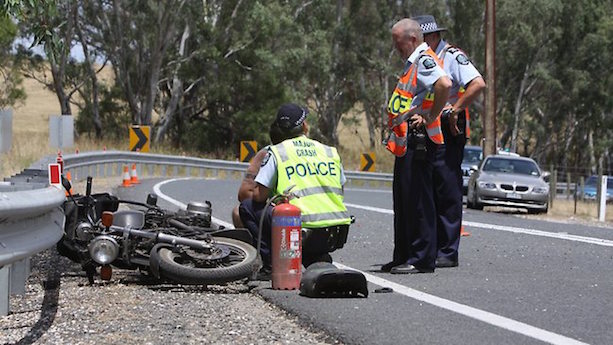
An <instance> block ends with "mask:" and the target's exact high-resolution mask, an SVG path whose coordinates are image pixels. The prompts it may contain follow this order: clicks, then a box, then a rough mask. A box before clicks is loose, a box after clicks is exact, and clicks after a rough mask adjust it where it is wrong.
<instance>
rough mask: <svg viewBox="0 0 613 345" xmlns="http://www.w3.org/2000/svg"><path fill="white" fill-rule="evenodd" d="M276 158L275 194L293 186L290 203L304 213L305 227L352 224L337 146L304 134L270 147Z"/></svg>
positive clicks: (303, 222)
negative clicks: (320, 141)
mask: <svg viewBox="0 0 613 345" xmlns="http://www.w3.org/2000/svg"><path fill="white" fill-rule="evenodd" d="M271 151H272V153H273V154H274V155H275V158H276V160H277V187H276V190H275V193H276V194H280V193H281V192H282V191H284V190H285V189H287V188H288V187H289V186H291V185H295V187H294V188H293V189H292V192H293V193H294V194H295V195H296V196H298V198H294V199H292V200H290V203H291V204H293V205H295V206H296V207H298V208H299V209H300V211H301V214H302V217H301V218H302V226H303V227H305V228H321V227H327V226H332V225H341V224H349V223H351V219H350V216H349V213H347V208H346V207H345V205H344V204H343V187H342V185H341V181H340V174H341V163H340V157H339V155H338V153H337V151H336V149H335V148H333V147H330V146H326V145H323V144H321V143H319V142H317V141H314V140H311V139H308V138H307V137H305V136H301V137H297V138H294V139H289V140H285V141H283V142H282V143H280V144H277V145H274V146H271Z"/></svg>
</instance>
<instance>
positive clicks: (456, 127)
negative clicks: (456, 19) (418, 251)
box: [412, 15, 485, 267]
mask: <svg viewBox="0 0 613 345" xmlns="http://www.w3.org/2000/svg"><path fill="white" fill-rule="evenodd" d="M412 19H414V20H415V21H417V22H418V23H419V25H420V27H421V29H422V32H423V34H424V41H425V42H426V43H427V44H428V46H430V48H432V49H433V50H434V51H435V53H436V54H437V56H438V57H439V59H440V62H441V64H442V67H443V68H444V69H445V72H446V73H447V75H448V76H449V78H450V79H451V82H452V86H451V90H450V92H449V99H448V100H447V103H448V104H449V105H451V107H450V108H448V109H446V110H445V111H444V112H443V115H442V120H443V121H442V122H443V123H442V130H443V136H444V140H445V144H444V145H441V147H440V148H439V150H438V151H437V152H436V158H435V162H434V174H433V182H434V195H435V198H434V199H435V203H436V213H437V259H436V267H456V266H458V247H459V244H460V230H461V226H462V167H461V164H462V159H463V157H464V145H465V143H466V139H469V138H470V128H469V123H470V119H469V115H468V106H469V105H470V104H471V103H472V102H473V101H474V100H475V99H476V98H477V96H478V95H479V93H480V92H481V91H482V90H483V89H484V88H485V82H484V81H483V78H482V77H481V74H479V71H477V69H476V68H475V66H473V64H472V63H471V62H470V60H468V58H467V57H466V55H465V54H464V52H463V51H462V50H460V49H459V48H457V47H455V46H452V45H450V44H448V43H447V42H445V41H444V40H442V39H441V36H440V32H441V31H445V30H446V29H445V28H441V27H438V25H437V23H436V21H435V20H434V17H433V16H431V15H423V16H417V17H413V18H412Z"/></svg>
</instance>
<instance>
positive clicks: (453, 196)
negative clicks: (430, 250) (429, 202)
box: [433, 129, 466, 261]
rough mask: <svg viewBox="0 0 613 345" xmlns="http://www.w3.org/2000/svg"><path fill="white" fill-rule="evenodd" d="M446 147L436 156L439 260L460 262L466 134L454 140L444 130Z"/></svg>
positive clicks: (441, 147)
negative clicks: (459, 249) (463, 162)
mask: <svg viewBox="0 0 613 345" xmlns="http://www.w3.org/2000/svg"><path fill="white" fill-rule="evenodd" d="M443 133H444V136H445V144H444V145H440V146H439V147H438V148H437V150H436V154H435V159H434V170H433V184H434V203H435V205H436V232H437V257H439V258H446V259H449V260H452V261H457V260H458V248H459V246H460V228H461V226H462V166H461V165H462V159H463V158H464V145H465V143H466V139H465V137H464V134H459V135H458V136H457V137H456V138H454V137H452V136H451V134H450V133H448V131H447V130H446V129H443Z"/></svg>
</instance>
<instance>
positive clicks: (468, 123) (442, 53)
mask: <svg viewBox="0 0 613 345" xmlns="http://www.w3.org/2000/svg"><path fill="white" fill-rule="evenodd" d="M451 47H452V45H450V44H449V43H447V44H446V45H445V47H444V48H443V50H441V52H440V54H439V55H438V58H439V61H440V64H441V68H445V54H447V51H448V50H449V48H451ZM464 92H466V89H464V87H463V86H462V87H460V90H459V91H458V94H457V97H458V99H460V98H462V96H464ZM449 98H451V95H450V96H449ZM452 105H453V104H452ZM464 114H465V116H466V125H465V127H466V128H465V132H464V133H466V138H469V139H470V114H469V113H468V107H466V108H465V109H464Z"/></svg>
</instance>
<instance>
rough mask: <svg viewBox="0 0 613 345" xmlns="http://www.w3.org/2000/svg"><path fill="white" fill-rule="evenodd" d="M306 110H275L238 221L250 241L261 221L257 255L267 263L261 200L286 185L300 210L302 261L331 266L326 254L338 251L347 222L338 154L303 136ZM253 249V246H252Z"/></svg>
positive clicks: (267, 233)
mask: <svg viewBox="0 0 613 345" xmlns="http://www.w3.org/2000/svg"><path fill="white" fill-rule="evenodd" d="M306 116H307V111H306V109H304V108H302V107H300V106H298V105H296V104H292V103H288V104H284V105H282V106H281V107H280V108H279V111H278V112H277V117H276V119H275V121H274V122H273V124H272V125H271V128H270V137H271V141H272V142H273V143H278V144H276V145H272V146H270V147H269V148H268V152H267V154H266V156H265V157H264V159H263V161H262V163H261V167H260V169H259V171H258V173H257V176H256V177H255V182H256V186H255V188H254V189H253V193H252V198H251V199H246V200H243V201H242V202H241V204H240V206H239V214H240V218H241V220H242V222H243V224H245V226H246V227H247V229H249V231H250V232H251V234H252V235H253V237H254V239H257V237H258V228H259V223H260V219H261V217H264V220H263V228H262V241H261V242H262V243H261V248H260V254H261V255H262V259H263V261H264V266H265V267H266V266H268V265H270V254H271V252H270V249H271V248H270V245H271V208H270V207H269V208H268V210H266V213H264V208H265V203H266V199H267V198H268V197H270V196H273V195H278V194H281V193H283V192H284V191H285V190H287V189H288V187H290V186H292V185H293V186H294V188H293V189H291V192H292V193H294V194H295V195H296V196H298V198H294V199H292V200H290V203H291V204H293V205H295V206H297V207H298V208H299V209H300V211H301V218H302V227H303V229H305V228H306V230H304V231H303V239H302V263H303V265H304V266H305V267H307V266H309V265H310V264H311V263H314V262H320V261H326V262H332V258H331V257H330V255H329V254H328V253H329V252H331V251H333V250H335V249H337V248H340V247H342V245H343V244H344V243H345V240H346V239H347V231H348V229H349V224H350V223H351V218H350V216H349V213H348V212H347V208H346V207H345V205H344V204H343V185H344V183H345V182H346V178H345V174H344V172H343V167H342V164H341V159H340V156H339V155H338V152H337V151H336V149H335V148H333V147H330V146H327V145H324V144H322V143H320V142H318V141H315V140H312V139H309V138H307V137H306V135H305V134H306V133H307V131H308V127H307V123H306ZM255 245H257V243H255Z"/></svg>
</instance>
